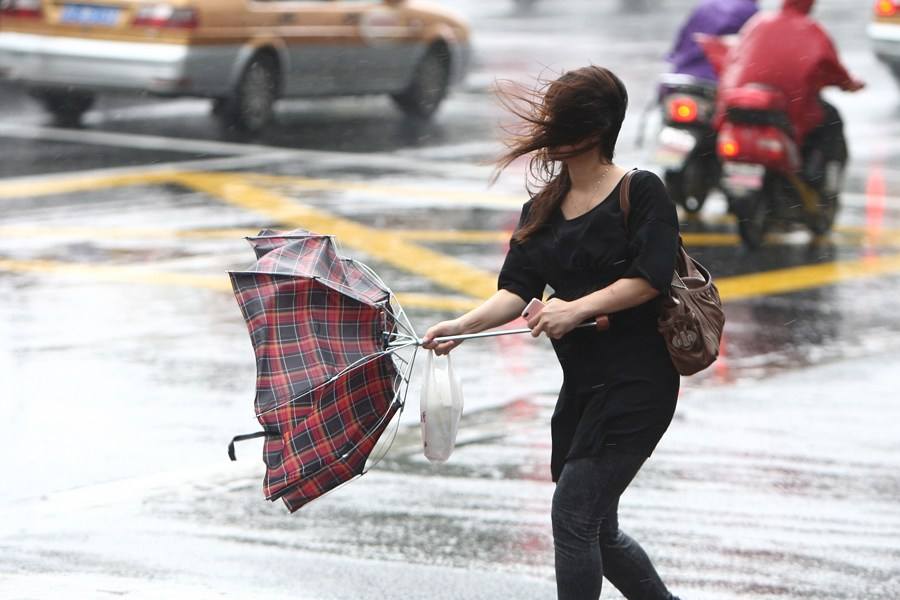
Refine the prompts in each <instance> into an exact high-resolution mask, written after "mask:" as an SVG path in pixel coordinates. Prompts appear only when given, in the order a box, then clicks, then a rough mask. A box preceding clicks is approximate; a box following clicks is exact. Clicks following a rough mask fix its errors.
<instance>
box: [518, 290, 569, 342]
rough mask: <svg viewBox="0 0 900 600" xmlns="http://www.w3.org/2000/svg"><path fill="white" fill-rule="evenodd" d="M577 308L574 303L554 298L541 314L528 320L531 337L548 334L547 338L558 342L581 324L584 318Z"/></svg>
mask: <svg viewBox="0 0 900 600" xmlns="http://www.w3.org/2000/svg"><path fill="white" fill-rule="evenodd" d="M576 308H577V307H576V304H575V303H574V302H566V301H565V300H560V299H558V298H552V299H551V300H550V301H549V302H547V304H546V306H544V308H543V309H542V310H541V312H539V313H538V314H537V315H535V316H533V317H531V318H530V319H528V320H527V323H528V327H529V329H531V335H532V336H534V337H538V336H539V335H541V333H546V334H547V337H549V338H552V339H554V340H558V339H559V338H561V337H562V336H564V335H566V334H567V333H569V332H570V331H572V330H573V329H575V327H576V326H577V325H580V324H581V321H582V317H581V315H580V314H579V313H578V310H576Z"/></svg>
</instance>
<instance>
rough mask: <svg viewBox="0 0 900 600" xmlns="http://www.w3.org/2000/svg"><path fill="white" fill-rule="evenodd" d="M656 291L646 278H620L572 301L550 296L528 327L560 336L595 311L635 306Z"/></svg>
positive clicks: (533, 331)
mask: <svg viewBox="0 0 900 600" xmlns="http://www.w3.org/2000/svg"><path fill="white" fill-rule="evenodd" d="M658 295H659V291H658V290H656V289H655V288H654V287H653V286H652V285H650V282H648V281H647V280H646V279H643V278H641V277H635V278H627V279H619V280H618V281H616V282H615V283H613V284H612V285H609V286H607V287H605V288H603V289H602V290H598V291H596V292H593V293H591V294H588V295H587V296H583V297H581V298H579V299H577V300H573V301H571V302H566V301H565V300H559V299H557V298H554V299H552V300H550V301H549V302H548V303H547V306H545V307H544V309H543V310H542V311H541V312H540V313H539V314H538V315H537V316H536V317H533V318H531V319H529V320H528V326H529V327H530V328H531V335H533V336H535V337H537V336H539V335H540V334H541V332H544V333H546V334H547V336H548V337H550V338H553V339H559V338H561V337H562V336H564V335H566V334H567V333H569V332H570V331H572V329H574V328H575V327H576V326H577V325H580V324H581V323H584V322H585V321H588V320H591V319H595V318H596V317H597V316H598V315H608V314H611V313H615V312H619V311H622V310H625V309H628V308H631V307H633V306H638V305H640V304H643V303H645V302H648V301H649V300H652V299H653V298H656V297H657V296H658Z"/></svg>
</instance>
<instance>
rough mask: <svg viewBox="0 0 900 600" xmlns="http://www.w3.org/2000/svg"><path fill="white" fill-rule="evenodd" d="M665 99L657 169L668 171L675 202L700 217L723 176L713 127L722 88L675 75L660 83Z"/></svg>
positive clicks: (670, 190) (667, 183)
mask: <svg viewBox="0 0 900 600" xmlns="http://www.w3.org/2000/svg"><path fill="white" fill-rule="evenodd" d="M659 96H660V107H661V109H662V123H663V126H662V129H660V132H659V136H658V140H657V144H656V163H657V164H658V165H660V166H661V167H662V168H663V169H664V181H665V183H666V188H668V191H669V196H670V197H671V198H672V200H673V201H674V202H675V203H676V204H680V205H681V206H683V207H684V209H685V210H687V211H688V212H689V213H692V214H693V213H698V212H700V210H701V209H702V208H703V204H704V202H706V197H707V196H708V195H709V193H710V192H711V191H712V190H713V189H714V188H716V187H717V186H718V183H719V177H720V176H721V165H720V163H719V158H718V156H717V155H716V130H715V127H714V126H713V115H714V113H715V102H716V84H715V82H712V81H707V80H705V79H699V78H696V77H692V76H690V75H682V74H675V73H670V74H666V75H663V76H662V77H660V81H659Z"/></svg>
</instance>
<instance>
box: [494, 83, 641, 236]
mask: <svg viewBox="0 0 900 600" xmlns="http://www.w3.org/2000/svg"><path fill="white" fill-rule="evenodd" d="M499 98H500V101H501V102H502V104H503V105H504V106H505V107H506V108H507V109H508V110H509V111H510V112H512V113H513V115H514V116H515V117H517V118H518V119H519V121H520V122H519V123H517V124H516V125H515V126H513V127H508V128H506V132H507V134H508V135H509V139H508V140H507V144H506V145H507V148H508V150H507V152H506V153H505V154H504V155H503V156H501V157H500V158H499V159H498V160H497V170H496V171H495V177H496V176H499V174H500V172H501V171H503V169H505V168H506V167H508V166H509V165H510V164H511V163H512V162H513V161H515V160H516V159H518V158H521V157H523V156H526V155H529V154H530V155H531V160H530V161H529V164H528V172H529V175H530V177H529V180H528V182H527V183H526V188H527V190H528V193H529V195H530V196H531V197H532V199H533V202H532V206H531V211H530V212H529V215H528V219H527V221H526V222H525V223H523V224H522V226H521V227H520V228H519V229H518V230H517V231H516V232H515V233H514V234H513V241H516V242H521V241H523V240H525V239H526V238H527V237H528V236H530V235H531V234H533V233H534V232H535V231H537V230H538V229H539V228H540V227H541V226H542V225H543V224H544V223H546V222H547V220H548V219H549V218H550V216H551V215H553V213H554V212H555V211H556V210H557V209H558V208H559V205H560V204H561V203H562V200H563V198H564V197H565V195H566V193H567V192H568V191H569V187H570V186H571V183H572V182H571V179H570V178H569V173H568V170H567V169H566V166H565V163H563V162H562V161H563V160H564V159H566V158H571V157H573V156H578V155H579V154H581V153H583V152H585V151H587V150H591V149H596V150H597V151H598V152H599V153H600V156H601V157H602V158H603V160H604V161H606V162H612V158H613V154H614V153H615V148H616V140H617V139H618V137H619V131H620V130H621V128H622V121H623V120H624V119H625V110H626V108H627V107H628V92H627V91H626V89H625V84H623V83H622V81H621V80H620V79H619V78H618V77H616V76H615V74H613V72H612V71H610V70H609V69H605V68H603V67H596V66H590V67H582V68H581V69H576V70H574V71H568V72H567V73H564V74H563V75H562V76H561V77H559V78H558V79H555V80H553V81H549V82H541V85H540V86H539V87H538V88H537V89H534V90H529V89H527V88H522V87H520V86H517V87H515V88H514V89H512V90H506V91H502V92H501V93H500V94H499ZM565 146H570V147H571V148H572V149H571V150H569V151H567V152H561V151H560V150H559V149H560V148H562V147H565ZM535 184H537V187H535Z"/></svg>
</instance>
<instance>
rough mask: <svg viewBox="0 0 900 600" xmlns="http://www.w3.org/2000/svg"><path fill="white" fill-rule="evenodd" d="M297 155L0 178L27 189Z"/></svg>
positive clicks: (241, 165) (254, 163) (287, 155)
mask: <svg viewBox="0 0 900 600" xmlns="http://www.w3.org/2000/svg"><path fill="white" fill-rule="evenodd" d="M295 159H296V156H295V155H294V154H292V153H291V152H290V151H288V152H270V153H267V154H252V155H249V156H231V157H227V158H205V159H200V160H187V161H176V162H168V163H156V164H152V165H144V166H140V167H111V168H108V169H90V170H83V171H65V172H62V173H50V174H48V175H26V176H24V177H8V178H0V184H2V185H3V186H19V185H21V186H27V185H31V184H34V185H36V184H46V183H53V182H54V181H72V180H75V179H79V180H81V179H101V178H108V177H120V176H138V177H139V176H141V175H149V174H153V173H166V172H176V173H178V172H188V171H230V170H234V169H246V168H249V167H260V166H265V165H270V164H273V163H278V162H287V161H289V160H295Z"/></svg>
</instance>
